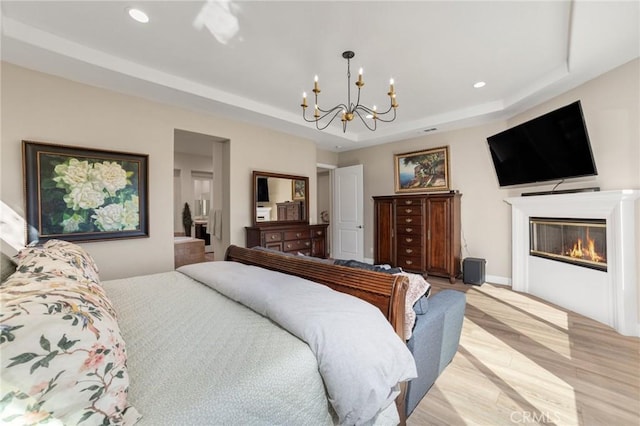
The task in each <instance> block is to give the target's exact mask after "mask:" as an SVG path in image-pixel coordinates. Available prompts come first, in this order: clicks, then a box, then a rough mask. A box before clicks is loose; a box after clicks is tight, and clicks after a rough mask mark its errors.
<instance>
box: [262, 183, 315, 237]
mask: <svg viewBox="0 0 640 426" xmlns="http://www.w3.org/2000/svg"><path fill="white" fill-rule="evenodd" d="M252 208H253V224H254V226H256V225H277V224H284V223H292V222H298V223H309V178H308V177H305V176H294V175H287V174H281V173H271V172H259V171H255V170H254V172H253V207H252Z"/></svg>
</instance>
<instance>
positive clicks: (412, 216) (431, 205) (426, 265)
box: [373, 193, 461, 282]
mask: <svg viewBox="0 0 640 426" xmlns="http://www.w3.org/2000/svg"><path fill="white" fill-rule="evenodd" d="M460 198H461V194H459V193H437V194H420V195H394V196H381V197H373V199H374V207H375V210H374V223H375V230H374V258H375V259H374V260H375V262H376V263H388V264H390V265H392V266H399V267H402V268H403V269H405V270H406V271H410V272H418V273H423V274H424V273H428V274H430V275H435V276H442V277H447V278H449V280H450V281H451V282H454V281H455V280H456V278H457V277H458V276H459V275H460V270H461V266H460V263H461V259H460V258H461V253H460V250H461V241H460Z"/></svg>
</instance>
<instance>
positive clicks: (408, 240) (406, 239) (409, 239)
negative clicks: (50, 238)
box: [404, 237, 413, 243]
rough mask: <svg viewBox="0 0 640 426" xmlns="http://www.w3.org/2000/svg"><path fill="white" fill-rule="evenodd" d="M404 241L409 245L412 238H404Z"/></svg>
mask: <svg viewBox="0 0 640 426" xmlns="http://www.w3.org/2000/svg"><path fill="white" fill-rule="evenodd" d="M404 240H405V241H406V242H408V243H410V242H411V241H413V238H409V237H407V238H405V239H404Z"/></svg>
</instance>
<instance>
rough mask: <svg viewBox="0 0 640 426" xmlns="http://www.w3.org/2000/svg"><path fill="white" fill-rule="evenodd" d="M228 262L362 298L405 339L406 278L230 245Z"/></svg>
mask: <svg viewBox="0 0 640 426" xmlns="http://www.w3.org/2000/svg"><path fill="white" fill-rule="evenodd" d="M225 260H232V261H236V262H241V263H244V264H247V265H255V266H260V267H262V268H266V269H271V270H274V271H279V272H284V273H286V274H290V275H296V276H298V277H302V278H306V279H308V280H310V281H315V282H317V283H320V284H324V285H326V286H328V287H331V288H332V289H334V290H336V291H340V292H342V293H347V294H350V295H352V296H356V297H359V298H360V299H362V300H365V301H367V302H369V303H371V304H372V305H375V306H377V307H378V308H379V309H380V310H381V311H382V313H383V314H384V315H385V316H386V317H387V320H388V321H389V322H390V323H391V325H392V326H393V329H394V330H395V331H396V333H397V334H398V335H399V336H400V338H401V339H402V340H404V312H405V297H406V292H407V286H408V280H407V278H406V277H404V276H400V275H391V274H384V273H380V272H372V271H367V270H364V269H354V268H349V267H346V266H338V265H332V264H329V263H323V262H318V261H315V260H309V259H306V258H305V257H304V256H285V255H281V254H278V253H273V252H268V251H264V250H253V249H247V248H243V247H238V246H233V245H232V246H229V248H228V249H227V253H226V255H225Z"/></svg>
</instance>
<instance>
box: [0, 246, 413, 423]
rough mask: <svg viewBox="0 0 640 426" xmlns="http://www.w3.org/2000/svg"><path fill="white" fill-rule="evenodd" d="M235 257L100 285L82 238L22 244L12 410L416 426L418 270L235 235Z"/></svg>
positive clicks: (13, 319) (142, 418)
mask: <svg viewBox="0 0 640 426" xmlns="http://www.w3.org/2000/svg"><path fill="white" fill-rule="evenodd" d="M226 260H227V261H226V262H204V263H199V264H193V265H186V266H183V267H181V268H179V270H177V271H172V272H167V273H161V274H153V275H147V276H140V277H133V278H127V279H121V280H112V281H105V282H102V283H100V281H99V277H98V274H97V267H96V266H95V264H94V263H93V260H92V259H91V258H90V256H89V255H88V254H87V253H86V252H84V251H83V250H82V249H81V248H79V247H78V246H75V245H73V244H71V243H66V242H61V241H53V242H52V241H49V242H47V243H46V244H45V245H44V246H42V247H38V248H29V249H27V250H25V251H24V253H22V252H21V255H20V256H19V265H18V270H17V272H16V273H15V274H14V275H12V276H10V277H9V279H8V280H7V281H6V282H5V283H3V284H2V287H0V290H2V312H1V313H0V320H1V321H2V322H1V323H0V324H2V332H3V337H2V340H0V344H1V345H2V346H0V347H1V348H2V350H3V354H4V355H3V364H2V385H1V386H0V398H3V401H8V403H6V404H5V405H4V406H3V407H2V408H1V409H0V410H1V411H0V418H3V419H4V420H7V419H9V420H10V421H7V423H9V424H11V423H12V422H13V423H15V424H22V423H24V421H25V418H26V417H25V416H27V417H28V418H30V419H31V418H38V419H40V420H47V419H49V420H50V419H57V420H61V421H63V422H64V423H74V424H75V423H78V422H80V421H81V422H82V424H102V423H103V422H109V423H112V424H136V423H137V424H140V425H158V424H255V425H271V424H314V425H316V424H317V425H323V424H327V425H330V424H380V425H387V424H397V423H403V422H404V409H403V401H404V393H403V392H404V389H405V386H404V383H405V382H406V381H407V380H410V379H411V378H413V377H415V375H416V368H415V363H414V360H413V357H412V356H411V353H410V352H409V351H408V349H407V347H406V344H405V342H404V317H405V315H404V314H405V295H406V290H407V285H408V282H407V280H406V278H405V277H403V276H393V275H387V274H379V273H375V272H367V271H358V270H354V269H352V268H347V267H341V266H333V265H327V264H325V263H322V262H316V261H312V260H308V259H298V258H293V259H292V258H285V257H283V256H279V255H276V254H273V253H268V252H264V251H259V250H250V249H244V248H241V247H234V246H232V247H230V248H229V249H228V251H227V254H226ZM318 283H320V284H324V285H318ZM336 290H337V291H336ZM354 296H355V297H354ZM321 300H326V302H322V301H321ZM363 300H364V301H366V302H367V303H365V302H363ZM331 308H336V309H333V310H331ZM125 342H126V350H125ZM45 364H46V368H45ZM70 372H74V373H73V374H76V375H77V374H80V377H70ZM75 372H77V373H75ZM47 416H49V417H47Z"/></svg>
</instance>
